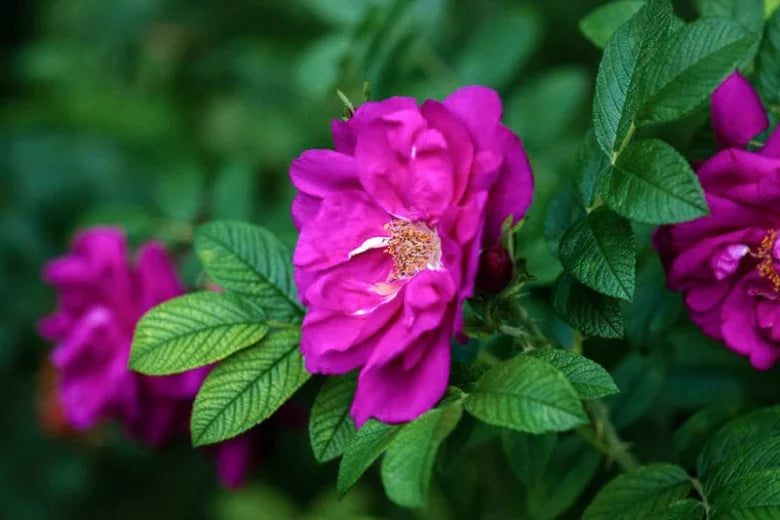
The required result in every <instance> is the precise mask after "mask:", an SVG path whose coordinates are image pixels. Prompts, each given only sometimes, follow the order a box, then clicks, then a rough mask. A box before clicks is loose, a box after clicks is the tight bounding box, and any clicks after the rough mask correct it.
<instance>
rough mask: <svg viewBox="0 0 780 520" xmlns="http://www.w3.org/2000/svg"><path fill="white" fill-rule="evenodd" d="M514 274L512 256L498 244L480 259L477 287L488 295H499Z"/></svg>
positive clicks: (484, 252) (483, 253)
mask: <svg viewBox="0 0 780 520" xmlns="http://www.w3.org/2000/svg"><path fill="white" fill-rule="evenodd" d="M513 273H514V265H513V264H512V256H511V255H510V254H509V251H507V250H506V248H505V247H504V246H503V244H501V242H496V244H495V245H493V246H491V247H489V248H487V249H485V250H484V251H482V254H481V256H480V258H479V271H477V287H479V288H480V289H481V290H483V291H485V292H486V293H491V294H496V293H499V292H501V291H502V290H503V289H504V288H505V287H506V286H507V285H509V282H510V281H511V280H512V274H513Z"/></svg>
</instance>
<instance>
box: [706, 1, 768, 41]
mask: <svg viewBox="0 0 780 520" xmlns="http://www.w3.org/2000/svg"><path fill="white" fill-rule="evenodd" d="M699 9H700V11H701V14H702V16H717V17H721V18H727V19H729V20H734V21H736V22H738V23H739V24H740V25H741V26H742V27H744V28H745V29H747V30H748V31H750V32H752V33H753V34H756V35H758V34H760V33H761V29H762V27H763V25H764V1H763V0H699Z"/></svg>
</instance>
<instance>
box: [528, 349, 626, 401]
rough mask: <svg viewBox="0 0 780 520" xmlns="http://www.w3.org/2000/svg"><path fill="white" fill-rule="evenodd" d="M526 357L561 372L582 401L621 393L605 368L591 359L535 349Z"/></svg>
mask: <svg viewBox="0 0 780 520" xmlns="http://www.w3.org/2000/svg"><path fill="white" fill-rule="evenodd" d="M526 355H528V356H533V357H535V358H537V359H541V360H542V361H546V362H547V363H549V364H551V365H552V366H554V367H555V368H557V369H558V370H560V371H561V373H562V374H563V375H565V376H566V379H568V380H569V383H571V385H572V386H573V387H574V389H575V390H576V391H577V393H578V394H579V396H580V398H581V399H598V398H599V397H605V396H607V395H612V394H616V393H618V392H619V390H618V387H617V386H616V385H615V382H614V381H613V380H612V376H610V375H609V372H607V371H606V370H605V369H604V367H602V366H601V365H599V364H598V363H596V362H595V361H591V360H590V359H588V358H586V357H584V356H581V355H579V354H575V353H574V352H572V351H570V350H565V349H561V348H544V349H535V350H532V351H530V352H528V353H527V354H526Z"/></svg>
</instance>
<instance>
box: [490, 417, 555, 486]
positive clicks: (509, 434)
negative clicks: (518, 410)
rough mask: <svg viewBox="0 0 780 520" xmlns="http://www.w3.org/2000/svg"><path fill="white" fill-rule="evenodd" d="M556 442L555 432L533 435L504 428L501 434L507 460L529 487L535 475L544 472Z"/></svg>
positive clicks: (537, 475) (521, 480) (518, 476)
mask: <svg viewBox="0 0 780 520" xmlns="http://www.w3.org/2000/svg"><path fill="white" fill-rule="evenodd" d="M557 442H558V434H557V433H542V434H536V435H535V434H532V433H523V432H518V431H514V430H504V431H503V432H502V435H501V445H502V446H503V448H504V454H505V455H506V459H507V462H509V466H510V467H511V468H512V471H514V472H515V475H517V478H518V479H520V482H522V483H523V485H524V486H526V487H530V486H531V485H532V484H533V482H534V480H536V478H537V477H539V476H542V475H543V474H544V473H545V469H546V467H547V463H548V462H549V460H550V457H551V456H552V453H553V450H554V449H555V444H556V443H557Z"/></svg>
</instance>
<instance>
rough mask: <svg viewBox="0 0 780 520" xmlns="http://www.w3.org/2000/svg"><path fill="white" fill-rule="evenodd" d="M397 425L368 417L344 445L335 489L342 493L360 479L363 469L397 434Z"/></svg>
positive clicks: (377, 456) (366, 467) (382, 451)
mask: <svg viewBox="0 0 780 520" xmlns="http://www.w3.org/2000/svg"><path fill="white" fill-rule="evenodd" d="M399 429H400V428H399V427H398V426H396V425H394V424H385V423H383V422H380V421H377V420H376V419H369V420H368V421H367V422H366V423H365V424H364V425H363V427H362V428H360V429H359V430H358V431H357V433H356V434H355V436H354V437H352V440H351V441H350V442H349V444H347V445H346V446H345V447H344V456H343V457H342V458H341V463H340V464H339V475H338V479H337V481H336V489H337V490H338V493H339V495H344V493H346V492H347V491H349V490H350V488H351V487H352V486H354V485H355V483H356V482H357V481H358V479H360V477H361V476H362V475H363V473H365V471H366V470H367V469H368V468H369V466H371V464H373V463H374V461H375V460H376V459H377V458H379V456H380V455H382V453H384V452H385V450H386V449H387V447H388V446H389V445H390V442H391V441H392V440H393V439H394V438H395V436H396V435H397V434H398V431H399Z"/></svg>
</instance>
